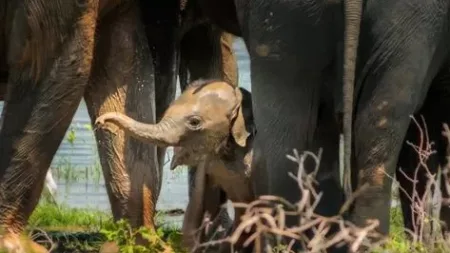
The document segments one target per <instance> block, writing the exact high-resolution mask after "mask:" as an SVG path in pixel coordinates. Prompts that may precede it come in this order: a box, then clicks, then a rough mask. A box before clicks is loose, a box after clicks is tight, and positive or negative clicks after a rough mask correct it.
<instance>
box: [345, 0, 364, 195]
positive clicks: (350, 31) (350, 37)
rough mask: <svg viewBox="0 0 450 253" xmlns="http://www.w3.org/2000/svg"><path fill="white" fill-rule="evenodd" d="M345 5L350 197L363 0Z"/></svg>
mask: <svg viewBox="0 0 450 253" xmlns="http://www.w3.org/2000/svg"><path fill="white" fill-rule="evenodd" d="M344 5H345V36H344V71H343V99H344V120H343V131H344V180H343V181H344V182H343V187H344V191H345V194H346V196H347V198H348V197H350V194H351V193H352V185H351V150H352V123H353V98H354V94H353V93H354V85H355V84H354V82H355V75H356V73H355V72H356V60H357V53H358V44H359V33H360V25H361V16H362V5H363V4H362V0H346V1H345V2H344Z"/></svg>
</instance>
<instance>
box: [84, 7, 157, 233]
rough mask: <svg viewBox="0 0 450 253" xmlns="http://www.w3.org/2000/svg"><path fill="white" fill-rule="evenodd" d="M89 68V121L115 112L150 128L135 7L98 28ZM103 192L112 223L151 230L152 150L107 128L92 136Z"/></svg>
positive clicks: (149, 72) (143, 46)
mask: <svg viewBox="0 0 450 253" xmlns="http://www.w3.org/2000/svg"><path fill="white" fill-rule="evenodd" d="M97 38H98V41H97V44H96V48H95V55H94V66H93V71H92V75H91V78H90V82H89V87H88V88H87V90H86V94H85V99H86V103H87V105H88V110H89V114H90V117H91V120H92V121H93V122H94V121H95V119H96V118H97V117H98V116H99V115H101V114H104V113H106V112H111V111H115V112H121V113H124V114H126V115H129V116H131V117H133V118H135V119H137V120H140V121H142V122H148V123H154V122H155V106H154V82H153V74H154V73H153V65H152V59H151V54H150V50H149V48H148V46H147V39H146V37H145V33H144V30H143V26H142V24H141V23H140V22H139V13H138V10H137V8H136V7H135V6H130V5H128V6H127V7H123V6H119V7H117V8H116V9H115V10H113V11H111V13H109V14H108V15H107V16H105V17H104V18H103V19H102V20H101V23H100V25H99V27H98V36H97ZM95 136H96V138H97V145H98V149H99V155H100V162H101V164H102V168H103V175H104V178H105V181H106V189H107V193H108V196H109V200H110V202H111V208H112V213H113V216H114V219H115V220H118V219H121V218H125V219H129V221H130V224H131V225H132V227H138V226H142V225H144V226H146V227H149V228H154V221H153V218H154V214H155V205H156V201H157V199H158V195H159V186H160V181H161V179H162V175H161V174H160V172H159V170H158V163H157V160H156V148H155V147H154V146H153V145H149V144H144V143H141V142H139V141H136V140H135V139H133V138H132V137H131V136H130V135H125V133H124V132H123V131H122V130H119V129H118V128H116V127H115V126H112V125H111V126H110V127H109V130H102V129H97V130H96V132H95Z"/></svg>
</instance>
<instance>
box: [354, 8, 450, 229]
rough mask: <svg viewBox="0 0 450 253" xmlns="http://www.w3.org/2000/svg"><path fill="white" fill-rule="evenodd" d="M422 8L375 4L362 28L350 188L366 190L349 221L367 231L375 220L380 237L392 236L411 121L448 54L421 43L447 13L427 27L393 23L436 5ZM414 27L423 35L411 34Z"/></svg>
mask: <svg viewBox="0 0 450 253" xmlns="http://www.w3.org/2000/svg"><path fill="white" fill-rule="evenodd" d="M422 3H423V2H420V1H413V2H408V4H407V5H406V4H400V5H395V6H389V8H391V9H392V8H394V9H392V12H383V11H381V9H383V10H384V9H385V8H386V6H383V5H374V6H373V8H370V9H368V10H367V11H366V12H365V17H367V19H365V20H371V21H370V22H369V21H366V22H364V21H363V24H362V27H365V28H364V29H363V30H362V34H361V43H360V45H361V47H360V54H359V56H358V57H360V58H359V60H360V62H361V63H363V64H364V66H361V69H362V72H361V73H358V74H359V75H358V79H359V80H360V82H361V90H360V91H359V97H358V103H357V107H356V111H355V121H354V122H355V124H354V165H353V168H354V170H353V172H354V173H355V175H354V179H355V178H356V180H357V182H354V183H353V184H352V185H353V186H357V187H362V186H363V185H365V186H367V188H365V191H364V192H363V193H361V195H360V196H359V197H357V198H356V200H355V202H354V208H353V210H352V213H351V214H350V215H351V217H350V219H351V221H352V222H353V223H355V224H356V225H357V226H366V225H367V221H368V220H370V219H377V220H378V221H379V222H380V226H379V227H378V228H377V229H378V231H379V232H381V233H382V234H388V233H389V218H390V206H391V185H392V177H393V176H394V173H395V169H396V166H397V161H398V157H399V153H400V149H401V147H402V143H403V140H404V138H405V135H406V132H407V130H408V126H409V125H410V122H411V120H410V115H413V114H414V113H416V112H417V109H419V108H418V106H420V105H421V104H422V103H423V102H424V100H425V96H426V93H427V91H428V88H429V85H430V81H431V80H432V78H433V77H434V76H435V75H436V74H437V71H438V70H439V69H438V68H436V67H435V66H440V65H441V64H442V62H443V57H444V55H445V54H441V53H437V54H436V52H439V50H441V48H439V47H438V43H439V41H438V40H423V39H422V38H424V37H427V36H433V35H432V34H434V33H439V34H440V31H441V30H440V29H442V28H441V27H440V26H439V25H437V26H435V25H434V24H435V23H434V22H438V24H441V22H442V24H443V23H445V20H446V19H447V17H446V14H442V15H441V14H439V15H437V16H435V18H436V19H435V20H434V21H431V20H430V21H426V22H423V19H421V18H412V19H411V20H410V22H409V21H408V25H406V24H401V25H398V24H397V23H396V21H394V20H399V18H403V17H402V16H398V14H399V13H403V15H408V17H409V15H411V13H412V12H415V11H418V12H419V13H417V15H419V16H420V15H428V14H427V13H422V10H423V11H424V12H425V10H426V9H427V8H428V7H431V5H433V3H429V4H430V6H423V5H422ZM424 7H425V8H424ZM396 8H398V9H396ZM404 8H406V9H404ZM380 13H382V14H380ZM375 17H376V18H375ZM374 18H375V19H374ZM392 26H395V27H396V31H395V33H392V30H391V29H384V28H385V27H392ZM413 26H414V27H415V29H416V31H421V32H420V33H414V34H411V33H410V31H411V27H413ZM382 27H384V28H382ZM397 28H398V29H397ZM373 38H383V41H385V43H381V44H378V42H376V41H374V40H373ZM399 41H402V42H404V43H401V45H400V44H399V46H396V47H393V46H392V44H391V43H394V42H399ZM418 59H420V61H418Z"/></svg>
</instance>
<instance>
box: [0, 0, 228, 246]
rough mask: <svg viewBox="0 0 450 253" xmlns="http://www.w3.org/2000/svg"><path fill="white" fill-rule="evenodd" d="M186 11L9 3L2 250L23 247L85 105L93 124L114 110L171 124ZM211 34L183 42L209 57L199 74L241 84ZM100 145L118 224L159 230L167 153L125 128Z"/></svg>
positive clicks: (1, 140)
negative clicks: (22, 237) (51, 170)
mask: <svg viewBox="0 0 450 253" xmlns="http://www.w3.org/2000/svg"><path fill="white" fill-rule="evenodd" d="M180 11H181V8H180V3H179V2H178V1H144V0H143V1H106V0H104V1H103V0H102V1H99V0H77V1H62V0H53V1H44V0H26V1H13V0H8V1H3V2H2V3H1V5H0V21H1V23H0V24H1V27H0V28H1V29H0V36H1V37H0V49H1V51H0V56H1V57H0V91H2V92H3V93H2V94H1V96H0V97H4V101H5V106H4V110H3V112H2V121H1V127H0V128H1V130H0V227H1V229H2V230H3V231H4V232H5V233H4V236H3V237H2V238H1V240H0V247H1V246H6V247H7V249H9V250H12V249H13V248H20V244H21V242H20V241H19V238H18V236H17V235H18V234H19V233H20V232H22V231H23V229H24V226H25V225H26V222H27V220H28V218H29V216H30V214H31V212H32V211H33V210H34V208H35V206H36V204H37V202H38V200H39V196H40V193H41V191H42V187H43V182H44V178H45V175H46V172H47V169H48V167H49V165H50V162H51V160H52V158H53V156H54V154H55V152H56V150H57V148H58V146H59V144H60V143H61V140H62V139H63V137H64V134H65V132H66V130H67V128H68V126H69V124H70V122H71V120H72V117H73V115H74V113H75V111H76V109H77V107H78V104H79V102H80V100H81V99H82V98H83V97H84V98H85V100H86V104H87V106H88V111H89V114H90V117H91V119H93V120H95V118H96V117H97V116H98V115H100V114H103V113H106V112H109V111H117V112H123V113H126V114H128V115H133V116H134V117H135V118H137V119H139V120H142V121H144V122H148V123H152V122H153V123H154V122H155V121H156V120H157V119H158V118H159V117H161V113H162V112H164V111H165V109H166V107H167V106H168V104H169V103H170V102H171V100H172V99H173V97H174V93H175V81H176V77H177V74H178V71H177V61H178V60H177V59H178V57H179V55H178V54H177V52H178V49H179V46H180V45H179V42H180V38H179V31H180V30H179V29H180V25H181V23H180V22H183V21H182V20H180ZM202 27H203V29H200V28H198V27H193V26H192V25H191V29H189V30H192V31H193V32H195V31H197V32H196V33H195V34H196V35H197V37H196V43H195V45H194V43H193V40H194V39H193V38H191V39H190V40H187V41H184V42H181V46H182V47H184V48H187V49H186V50H188V51H189V50H198V49H199V48H201V49H202V50H200V51H198V52H197V55H198V57H200V58H201V60H199V61H196V62H192V63H191V64H190V66H191V68H198V69H200V70H199V71H198V75H203V76H204V77H205V78H208V77H218V78H224V76H231V78H232V76H236V74H233V73H235V71H236V69H235V67H236V65H235V62H234V55H233V53H232V51H231V48H230V44H231V38H230V37H228V35H225V34H224V33H222V31H221V30H220V29H215V28H213V26H212V25H211V24H206V23H204V24H203V26H202ZM192 55H195V54H192ZM206 64H209V65H210V67H209V68H203V67H204V66H205V65H206ZM227 64H228V65H227ZM233 71H234V72H233ZM4 92H6V93H4ZM95 136H96V139H97V142H98V149H99V155H100V161H101V164H102V168H103V173H104V178H105V180H106V188H107V193H108V196H109V200H110V202H111V207H112V213H113V216H114V219H116V220H117V219H120V218H126V219H128V220H129V221H130V223H131V225H132V226H133V227H137V226H141V225H144V226H147V227H151V228H152V227H154V221H153V217H154V212H155V204H156V201H157V199H158V195H159V192H160V188H161V179H162V165H163V163H162V161H163V159H162V158H163V156H164V153H165V152H164V151H165V150H164V149H158V150H157V149H156V148H155V147H154V146H152V145H146V144H141V143H139V142H137V141H135V140H133V139H132V138H129V136H127V135H125V134H124V132H123V131H121V130H120V129H116V131H114V132H113V133H111V132H107V131H103V130H97V131H96V133H95Z"/></svg>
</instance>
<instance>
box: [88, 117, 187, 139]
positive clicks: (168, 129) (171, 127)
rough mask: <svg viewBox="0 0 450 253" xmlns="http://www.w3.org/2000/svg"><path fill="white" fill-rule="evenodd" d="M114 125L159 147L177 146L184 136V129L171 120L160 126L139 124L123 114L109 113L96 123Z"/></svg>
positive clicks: (165, 120)
mask: <svg viewBox="0 0 450 253" xmlns="http://www.w3.org/2000/svg"><path fill="white" fill-rule="evenodd" d="M107 122H109V123H112V124H114V125H117V126H118V127H119V128H121V129H123V130H124V131H125V132H126V133H127V134H131V135H132V136H133V137H134V138H136V139H138V140H140V141H142V142H146V143H151V144H154V145H157V146H161V147H166V146H177V145H178V144H179V142H180V137H181V136H182V130H183V129H182V128H181V127H179V126H177V124H176V123H175V122H173V121H171V120H170V119H162V120H161V121H160V122H159V123H158V124H145V123H142V122H138V121H136V120H134V119H132V118H130V117H128V116H126V115H124V114H122V113H117V112H109V113H105V114H103V115H101V116H100V117H98V118H97V120H96V121H95V124H96V125H99V126H102V125H105V123H107Z"/></svg>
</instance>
